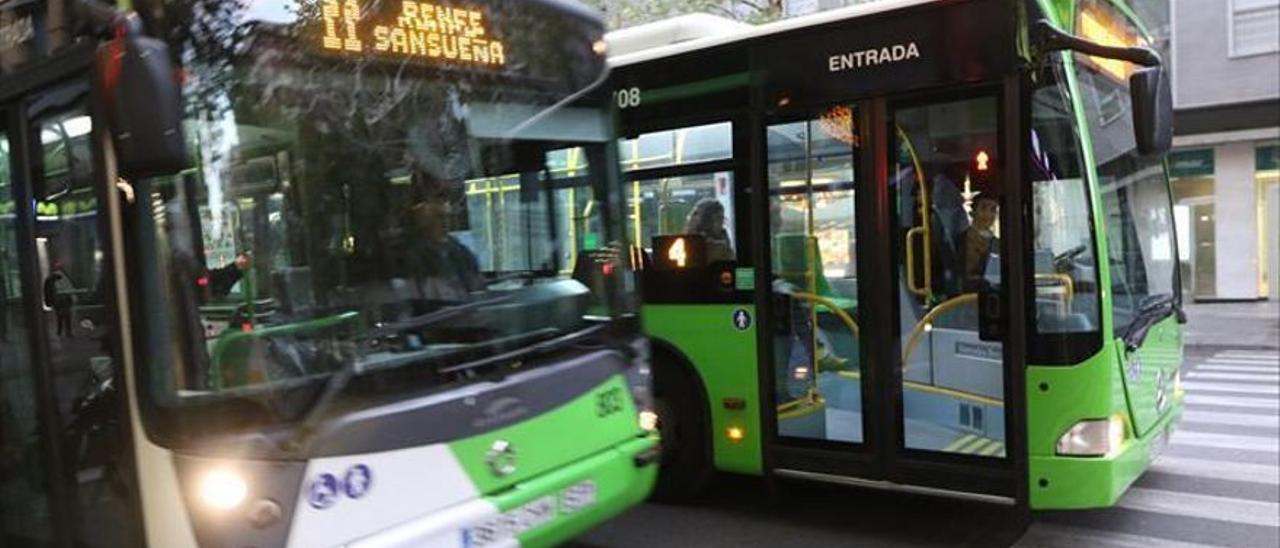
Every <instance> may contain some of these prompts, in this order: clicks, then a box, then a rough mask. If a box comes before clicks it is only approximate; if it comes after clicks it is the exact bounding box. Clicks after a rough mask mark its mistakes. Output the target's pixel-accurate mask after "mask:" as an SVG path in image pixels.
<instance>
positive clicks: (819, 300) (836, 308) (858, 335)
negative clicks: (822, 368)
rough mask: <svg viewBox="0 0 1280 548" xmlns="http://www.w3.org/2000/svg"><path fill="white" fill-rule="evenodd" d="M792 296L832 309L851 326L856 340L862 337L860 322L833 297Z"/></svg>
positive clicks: (793, 294) (845, 323)
mask: <svg viewBox="0 0 1280 548" xmlns="http://www.w3.org/2000/svg"><path fill="white" fill-rule="evenodd" d="M791 296H792V297H794V298H797V299H800V300H802V301H809V302H812V303H817V304H819V305H821V306H823V307H824V308H826V309H827V310H830V311H831V312H832V313H833V314H835V315H836V317H838V318H840V321H841V322H844V325H845V327H847V328H849V332H850V333H853V338H854V340H858V339H859V338H861V336H862V335H861V332H862V330H861V329H859V328H858V322H856V321H854V319H853V317H852V316H850V315H849V313H848V312H845V311H844V309H842V308H840V306H839V305H837V304H836V303H835V301H832V300H831V299H828V298H826V297H820V296H818V295H814V294H813V293H792V294H791ZM816 372H817V371H816V368H815V373H816Z"/></svg>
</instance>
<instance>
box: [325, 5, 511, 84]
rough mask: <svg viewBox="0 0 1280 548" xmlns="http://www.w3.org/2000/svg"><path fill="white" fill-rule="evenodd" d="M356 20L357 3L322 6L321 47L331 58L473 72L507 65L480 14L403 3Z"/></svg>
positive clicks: (358, 13)
mask: <svg viewBox="0 0 1280 548" xmlns="http://www.w3.org/2000/svg"><path fill="white" fill-rule="evenodd" d="M395 4H396V3H395V2H384V3H383V4H382V5H384V6H386V5H390V6H392V9H387V10H385V11H386V12H389V13H388V16H384V17H380V16H379V15H380V14H373V16H370V15H369V14H366V15H365V16H364V17H361V8H360V2H359V1H358V0H325V2H324V4H323V6H322V12H321V14H322V16H323V17H324V36H323V38H322V40H321V46H322V47H323V48H324V49H325V50H326V51H328V52H330V53H335V54H348V55H365V54H373V55H377V56H379V57H386V58H392V59H402V60H418V61H428V62H431V61H442V62H449V63H454V64H463V65H471V66H477V67H493V68H497V67H502V66H505V65H506V64H507V51H506V45H505V44H504V43H503V42H502V40H500V39H498V38H497V37H495V36H493V34H492V33H491V32H490V30H489V28H488V26H489V21H488V17H487V16H486V14H485V12H483V11H481V10H479V9H471V8H467V7H459V6H457V5H451V6H445V5H441V4H438V3H432V2H415V1H411V0H405V1H403V2H401V3H400V5H399V9H394V5H395Z"/></svg>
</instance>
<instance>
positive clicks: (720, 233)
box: [619, 122, 739, 263]
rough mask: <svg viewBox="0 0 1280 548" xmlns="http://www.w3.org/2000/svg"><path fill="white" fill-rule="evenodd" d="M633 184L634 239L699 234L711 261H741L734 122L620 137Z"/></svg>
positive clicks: (646, 241) (644, 242) (650, 240)
mask: <svg viewBox="0 0 1280 548" xmlns="http://www.w3.org/2000/svg"><path fill="white" fill-rule="evenodd" d="M619 149H620V152H621V158H622V167H623V170H624V171H626V172H627V175H626V177H627V179H628V180H629V182H628V183H627V184H628V185H630V188H629V189H627V190H629V191H630V192H629V193H628V196H629V199H628V200H629V203H628V206H629V210H630V211H631V212H632V216H633V218H632V224H631V226H629V227H628V228H629V229H630V230H631V231H632V234H630V235H631V238H632V240H633V241H635V242H638V243H640V244H641V245H644V246H647V247H648V246H651V245H652V243H653V240H654V238H655V237H656V236H675V235H681V234H696V235H699V236H701V237H702V238H703V239H704V240H705V241H706V243H707V250H706V251H707V255H706V258H707V262H708V263H717V262H736V261H737V259H738V253H739V245H738V243H737V241H736V236H735V235H736V234H737V230H736V227H737V222H736V215H735V207H736V204H735V200H734V176H733V170H732V166H731V165H729V164H730V163H731V162H732V158H733V124H732V123H731V122H717V123H712V124H704V125H698V126H689V127H682V128H675V129H669V130H661V131H654V132H650V133H643V134H640V135H639V136H637V137H635V138H631V139H624V140H622V141H621V142H620V143H619Z"/></svg>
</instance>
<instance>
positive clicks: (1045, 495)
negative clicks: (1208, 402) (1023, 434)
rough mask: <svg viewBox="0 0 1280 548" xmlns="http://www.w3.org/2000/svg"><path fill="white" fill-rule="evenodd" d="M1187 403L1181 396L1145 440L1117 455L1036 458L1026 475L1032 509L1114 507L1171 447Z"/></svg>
mask: <svg viewBox="0 0 1280 548" xmlns="http://www.w3.org/2000/svg"><path fill="white" fill-rule="evenodd" d="M1183 399H1184V398H1183V395H1181V394H1179V395H1178V396H1177V399H1176V400H1175V402H1174V405H1173V408H1172V409H1170V410H1169V412H1168V413H1165V416H1164V417H1161V419H1160V420H1159V421H1158V422H1157V423H1156V424H1155V426H1153V427H1152V428H1151V429H1150V430H1148V431H1147V433H1146V435H1145V436H1142V437H1140V438H1130V439H1129V440H1128V441H1126V442H1125V445H1124V448H1123V449H1122V450H1121V451H1120V452H1118V453H1116V454H1114V455H1110V456H1107V457H1063V456H1056V455H1055V456H1035V455H1033V456H1032V457H1031V459H1030V461H1031V462H1030V463H1029V464H1030V466H1029V472H1028V481H1029V482H1030V486H1029V487H1028V489H1029V491H1030V499H1031V501H1030V505H1031V509H1032V510H1072V509H1085V508H1106V507H1110V506H1113V505H1115V503H1116V502H1117V501H1118V500H1120V497H1121V495H1124V492H1125V491H1126V490H1128V488H1129V486H1130V485H1131V484H1133V482H1134V481H1135V480H1137V479H1138V477H1140V476H1141V475H1142V474H1143V473H1144V472H1146V471H1147V469H1148V468H1150V467H1151V463H1152V462H1154V461H1155V460H1156V458H1157V457H1159V456H1160V453H1161V451H1162V450H1163V449H1164V447H1165V445H1167V444H1168V443H1169V438H1170V437H1172V436H1173V431H1174V429H1175V428H1176V427H1177V424H1178V422H1179V421H1180V420H1181V419H1182V404H1183Z"/></svg>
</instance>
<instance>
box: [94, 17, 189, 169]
mask: <svg viewBox="0 0 1280 548" xmlns="http://www.w3.org/2000/svg"><path fill="white" fill-rule="evenodd" d="M125 26H127V24H126V25H125ZM94 72H95V76H96V77H95V78H94V80H95V86H96V88H97V95H98V98H99V100H100V101H101V104H102V105H103V112H104V113H105V114H106V117H107V123H108V126H109V127H108V129H109V131H110V132H111V140H112V143H113V144H114V145H115V153H116V159H117V163H118V166H119V171H120V174H121V175H123V176H125V177H153V176H159V175H172V174H175V173H177V172H179V171H182V170H184V169H187V168H188V167H189V166H190V163H191V162H190V158H189V157H188V153H187V145H186V136H185V134H184V133H183V131H182V86H181V84H179V82H178V79H177V75H178V73H177V71H176V69H175V67H174V64H173V61H172V58H171V57H170V55H169V47H168V45H166V44H165V43H164V42H163V41H161V40H157V39H155V38H149V37H146V36H143V35H142V33H141V31H140V30H137V29H136V26H135V27H134V29H132V30H126V31H123V32H120V33H119V34H117V36H116V38H115V39H113V40H110V41H108V42H106V43H104V44H102V45H101V46H99V47H98V56H97V60H96V62H95V66H94Z"/></svg>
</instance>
